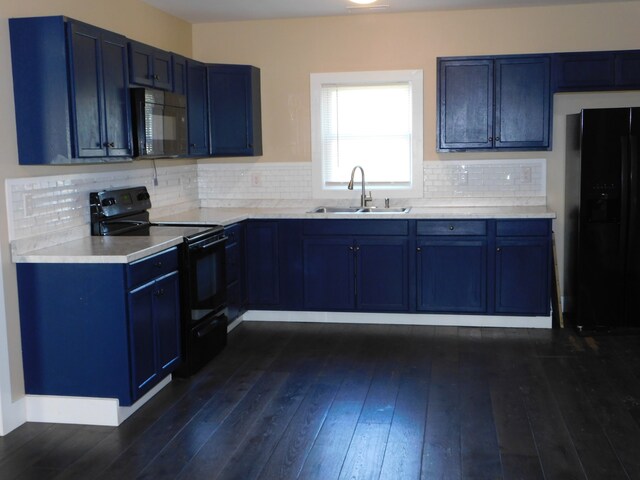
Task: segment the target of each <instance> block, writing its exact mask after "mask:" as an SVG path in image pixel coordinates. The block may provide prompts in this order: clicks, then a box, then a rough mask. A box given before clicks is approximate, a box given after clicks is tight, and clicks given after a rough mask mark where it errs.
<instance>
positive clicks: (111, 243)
mask: <svg viewBox="0 0 640 480" xmlns="http://www.w3.org/2000/svg"><path fill="white" fill-rule="evenodd" d="M180 243H182V237H181V236H176V237H167V236H148V237H85V238H81V239H79V240H71V241H69V242H65V243H61V244H59V245H55V246H53V247H47V248H41V249H39V250H32V251H30V252H25V253H24V254H14V255H13V261H14V262H15V263H131V262H134V261H136V260H139V259H141V258H144V257H148V256H149V255H153V254H155V253H158V252H161V251H162V250H165V249H167V248H169V247H172V246H174V245H179V244H180Z"/></svg>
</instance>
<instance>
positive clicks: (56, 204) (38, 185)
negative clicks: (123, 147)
mask: <svg viewBox="0 0 640 480" xmlns="http://www.w3.org/2000/svg"><path fill="white" fill-rule="evenodd" d="M157 180H158V185H154V169H153V168H144V169H139V170H123V171H114V172H105V173H90V174H73V175H57V176H49V177H29V178H18V179H7V180H6V195H7V217H8V222H9V225H8V227H9V239H10V240H12V241H16V240H22V239H27V238H35V239H37V238H38V237H41V236H47V237H48V236H57V237H62V238H63V239H64V240H72V239H75V238H82V237H85V236H88V235H89V226H88V225H89V192H93V191H99V190H104V189H107V188H119V187H128V186H134V185H145V186H146V187H147V188H148V189H149V192H150V194H151V198H152V201H153V211H154V213H156V214H160V215H169V214H171V213H174V212H180V211H184V210H188V209H190V208H197V207H198V206H199V201H198V182H197V166H196V165H186V166H180V167H168V168H158V169H157Z"/></svg>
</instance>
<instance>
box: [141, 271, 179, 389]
mask: <svg viewBox="0 0 640 480" xmlns="http://www.w3.org/2000/svg"><path fill="white" fill-rule="evenodd" d="M129 328H130V339H131V340H130V348H131V372H132V383H133V384H132V389H133V397H134V399H138V398H140V397H141V396H142V395H144V394H145V393H146V392H147V391H149V390H150V389H151V388H152V387H153V386H154V385H156V384H157V383H158V382H159V381H160V380H161V379H162V378H164V377H166V376H167V375H168V374H169V373H171V372H172V371H173V370H175V369H176V367H177V366H178V364H179V362H180V339H181V335H180V292H179V283H178V272H177V271H175V272H172V273H170V274H168V275H165V276H163V277H161V278H159V279H157V280H154V281H152V282H149V283H147V284H144V285H142V286H140V287H138V288H136V289H134V290H132V291H131V292H129Z"/></svg>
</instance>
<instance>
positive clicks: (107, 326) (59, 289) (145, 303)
mask: <svg viewBox="0 0 640 480" xmlns="http://www.w3.org/2000/svg"><path fill="white" fill-rule="evenodd" d="M177 256H178V252H177V248H175V247H173V248H171V249H169V250H166V251H165V252H162V253H160V254H158V255H153V256H151V257H147V258H145V259H142V260H140V261H138V262H135V263H132V264H129V265H126V264H98V263H93V264H76V263H73V264H72V263H64V264H54V263H44V264H37V263H21V264H18V265H17V274H18V297H19V303H20V328H21V336H22V355H23V364H24V379H25V391H26V393H28V394H33V395H59V396H78V397H98V398H117V399H118V400H119V401H120V405H121V406H127V405H131V404H133V403H134V402H135V401H136V400H138V399H139V398H140V396H141V395H143V394H144V393H146V392H147V391H149V390H150V389H151V388H152V387H153V386H154V385H156V384H157V383H158V382H159V381H160V380H162V379H163V378H164V377H166V376H167V375H168V374H169V373H171V372H172V371H173V370H174V369H175V368H176V367H177V366H178V364H179V362H180V306H179V305H180V297H179V284H178V272H177V270H175V265H177ZM159 259H161V260H159ZM138 280H139V281H138ZM136 283H137V284H136Z"/></svg>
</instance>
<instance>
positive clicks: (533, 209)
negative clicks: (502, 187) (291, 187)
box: [154, 206, 556, 225]
mask: <svg viewBox="0 0 640 480" xmlns="http://www.w3.org/2000/svg"><path fill="white" fill-rule="evenodd" d="M308 210H309V209H308V208H199V209H195V210H189V211H187V212H182V213H179V214H176V215H172V216H169V217H162V218H154V221H163V222H193V223H218V224H221V225H231V224H232V223H236V222H241V221H242V220H247V219H261V218H283V219H284V218H291V219H295V218H304V219H314V218H316V219H327V218H331V219H365V218H367V219H372V218H374V219H375V218H378V219H391V218H393V219H406V220H416V219H445V218H449V219H464V218H469V219H472V218H475V219H479V218H486V219H496V218H504V219H507V218H556V214H555V212H553V211H550V210H549V209H547V207H546V206H518V207H412V208H411V210H409V212H408V213H384V214H362V213H340V214H336V213H309V212H308ZM380 210H384V208H381V209H380Z"/></svg>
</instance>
